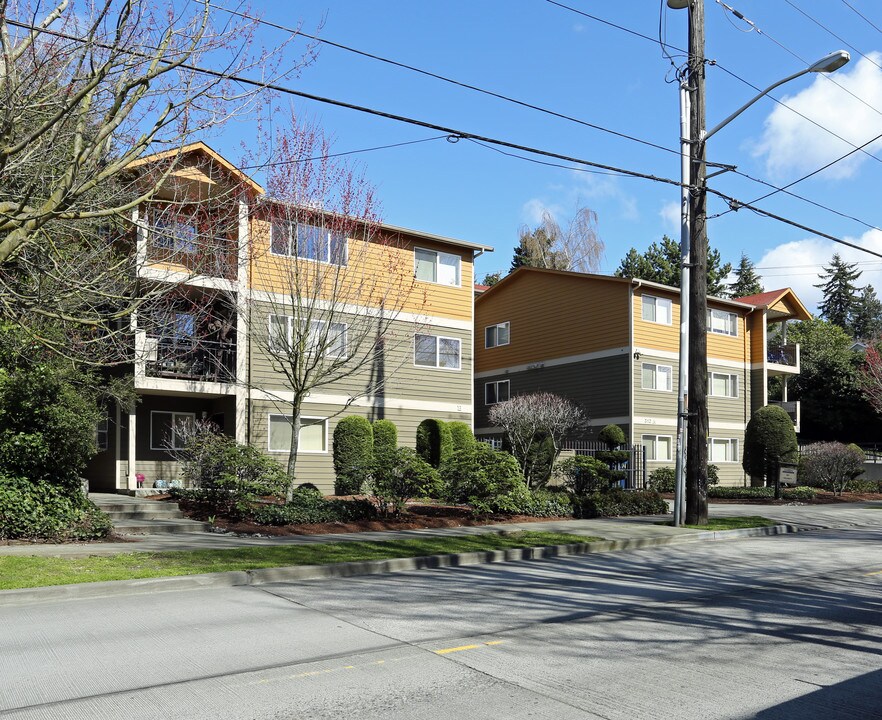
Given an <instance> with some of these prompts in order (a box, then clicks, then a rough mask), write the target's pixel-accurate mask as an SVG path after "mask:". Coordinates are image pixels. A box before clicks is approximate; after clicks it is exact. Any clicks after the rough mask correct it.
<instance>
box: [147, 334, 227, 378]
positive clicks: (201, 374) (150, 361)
mask: <svg viewBox="0 0 882 720" xmlns="http://www.w3.org/2000/svg"><path fill="white" fill-rule="evenodd" d="M154 342H155V345H154V346H153V348H150V349H148V353H147V358H146V363H145V364H146V367H145V371H146V374H147V375H150V376H151V377H166V378H178V379H182V380H202V381H207V382H225V383H228V382H233V380H234V379H235V377H236V345H235V344H234V343H229V342H216V341H211V340H195V339H192V338H183V339H178V338H157V339H155V340H154Z"/></svg>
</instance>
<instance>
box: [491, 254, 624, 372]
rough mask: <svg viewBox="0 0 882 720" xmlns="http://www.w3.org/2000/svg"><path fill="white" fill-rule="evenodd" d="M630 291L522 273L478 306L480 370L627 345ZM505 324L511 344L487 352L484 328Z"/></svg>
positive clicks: (595, 282) (615, 284) (592, 281)
mask: <svg viewBox="0 0 882 720" xmlns="http://www.w3.org/2000/svg"><path fill="white" fill-rule="evenodd" d="M628 288H629V285H628V284H627V283H625V282H621V281H614V280H604V279H597V278H586V277H582V276H577V275H573V276H568V275H562V274H557V273H537V272H530V271H522V272H521V273H520V274H519V275H518V276H516V277H514V278H512V279H511V280H510V281H508V282H507V283H506V285H505V286H502V287H500V288H499V289H498V290H496V291H493V292H490V293H488V294H487V295H486V296H480V297H479V298H478V299H477V301H476V303H475V342H476V345H477V348H476V351H475V370H476V371H477V372H483V371H486V370H494V369H497V368H504V367H510V366H513V365H521V364H528V363H534V362H539V361H542V360H548V359H551V358H559V357H567V356H570V355H579V354H583V353H590V352H597V351H600V350H606V349H610V348H619V347H624V346H626V345H628V299H627V298H628ZM506 321H508V322H510V323H511V342H510V344H509V345H505V346H502V347H495V348H490V349H487V348H485V347H484V329H485V327H486V326H488V325H494V324H497V323H501V322H506Z"/></svg>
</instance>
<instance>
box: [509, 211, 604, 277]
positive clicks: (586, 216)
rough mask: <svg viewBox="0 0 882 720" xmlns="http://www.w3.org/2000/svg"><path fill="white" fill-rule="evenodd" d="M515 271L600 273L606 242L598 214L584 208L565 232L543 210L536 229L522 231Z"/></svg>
mask: <svg viewBox="0 0 882 720" xmlns="http://www.w3.org/2000/svg"><path fill="white" fill-rule="evenodd" d="M519 235H520V238H519V241H518V245H517V247H516V248H515V253H514V258H513V259H512V263H511V269H512V270H516V269H517V268H519V267H521V266H522V265H527V266H530V267H541V268H547V269H550V270H574V271H576V272H596V271H597V270H598V269H599V268H600V261H601V260H602V259H603V250H604V245H603V240H601V239H600V236H599V235H598V234H597V214H596V213H595V212H594V211H593V210H590V209H589V208H586V207H583V208H579V210H577V211H576V214H575V215H574V216H573V218H572V220H570V222H569V224H568V225H567V228H566V230H564V229H563V228H561V226H560V224H559V223H558V222H557V220H555V218H554V216H553V215H552V214H551V213H550V212H549V211H548V210H543V212H542V221H541V222H540V223H539V225H537V226H536V227H535V228H530V227H528V226H527V225H524V226H523V227H521V229H520V232H519Z"/></svg>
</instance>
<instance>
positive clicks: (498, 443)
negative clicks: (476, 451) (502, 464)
mask: <svg viewBox="0 0 882 720" xmlns="http://www.w3.org/2000/svg"><path fill="white" fill-rule="evenodd" d="M478 440H479V441H480V442H482V443H487V444H488V445H489V446H490V447H492V448H493V449H494V450H502V438H498V437H479V438H478Z"/></svg>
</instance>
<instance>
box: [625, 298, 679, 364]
mask: <svg viewBox="0 0 882 720" xmlns="http://www.w3.org/2000/svg"><path fill="white" fill-rule="evenodd" d="M644 295H646V296H651V297H658V298H665V299H667V300H670V301H671V306H672V307H671V315H672V320H671V324H670V325H667V324H665V323H657V322H648V321H646V320H644V319H643V296H644ZM632 302H633V312H634V345H635V347H641V348H653V349H655V350H668V351H671V352H676V350H677V348H678V347H679V344H680V302H679V297H678V296H677V295H676V293H673V292H665V291H663V290H656V289H654V288H645V287H639V288H636V289H635V290H634V297H633V300H632Z"/></svg>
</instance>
